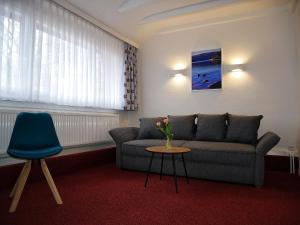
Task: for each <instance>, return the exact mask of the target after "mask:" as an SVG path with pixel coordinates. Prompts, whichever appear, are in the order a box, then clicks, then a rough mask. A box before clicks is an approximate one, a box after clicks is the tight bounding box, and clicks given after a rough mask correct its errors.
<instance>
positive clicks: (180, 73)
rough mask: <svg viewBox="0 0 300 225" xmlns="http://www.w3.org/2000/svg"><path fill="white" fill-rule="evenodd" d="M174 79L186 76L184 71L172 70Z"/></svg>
mask: <svg viewBox="0 0 300 225" xmlns="http://www.w3.org/2000/svg"><path fill="white" fill-rule="evenodd" d="M173 74H174V77H183V76H185V75H186V70H184V69H182V70H173Z"/></svg>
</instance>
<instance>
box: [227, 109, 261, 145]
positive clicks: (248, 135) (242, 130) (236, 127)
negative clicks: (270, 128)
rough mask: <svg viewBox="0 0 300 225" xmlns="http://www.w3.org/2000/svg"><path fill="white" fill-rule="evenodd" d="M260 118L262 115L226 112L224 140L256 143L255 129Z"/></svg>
mask: <svg viewBox="0 0 300 225" xmlns="http://www.w3.org/2000/svg"><path fill="white" fill-rule="evenodd" d="M262 118H263V116H262V115H259V116H240V115H231V114H228V129H227V135H226V140H227V141H231V142H239V143H245V144H256V143H257V131H258V128H259V126H260V121H261V119H262Z"/></svg>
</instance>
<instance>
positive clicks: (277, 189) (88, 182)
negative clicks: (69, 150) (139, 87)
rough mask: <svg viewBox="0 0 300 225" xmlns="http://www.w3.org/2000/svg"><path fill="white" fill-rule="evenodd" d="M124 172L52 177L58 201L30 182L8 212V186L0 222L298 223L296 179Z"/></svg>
mask: <svg viewBox="0 0 300 225" xmlns="http://www.w3.org/2000/svg"><path fill="white" fill-rule="evenodd" d="M144 179H145V174H144V173H141V172H132V171H122V170H118V169H116V168H115V166H114V164H106V165H102V166H95V167H91V168H87V169H82V170H80V171H77V172H73V173H69V174H64V175H59V176H56V177H55V181H56V184H57V186H58V189H59V191H60V193H61V195H62V198H63V201H64V204H63V205H61V206H58V205H56V204H55V201H54V199H53V197H52V194H51V192H50V190H49V189H48V186H47V184H46V181H44V180H43V181H39V180H37V181H32V182H30V183H29V184H28V185H27V186H26V188H25V190H24V193H23V196H22V198H21V200H20V204H19V206H18V208H17V211H16V212H15V213H14V214H9V213H8V212H7V211H8V208H9V205H10V199H9V198H8V195H9V191H10V190H2V191H1V192H0V224H1V225H58V224H59V225H109V224H120V225H126V224H130V225H135V224H136V225H141V224H143V225H150V224H153V225H160V224H161V225H169V224H170V225H171V224H172V225H177V224H178V225H184V224H203V225H217V224H218V225H219V224H222V225H223V224H224V225H299V224H300V214H299V210H300V178H299V177H298V176H295V175H293V176H292V175H289V174H288V173H280V172H268V173H267V175H266V185H265V186H264V187H263V188H255V187H252V186H246V185H237V184H228V183H221V182H212V181H204V180H193V179H192V180H191V182H190V184H186V183H185V180H184V179H183V178H180V179H179V194H176V193H175V187H174V183H173V179H172V177H164V178H163V180H162V181H160V180H159V176H158V175H151V176H150V180H149V181H150V182H149V187H148V188H146V189H145V188H144V186H143V185H144Z"/></svg>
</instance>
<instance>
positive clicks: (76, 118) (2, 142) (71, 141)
mask: <svg viewBox="0 0 300 225" xmlns="http://www.w3.org/2000/svg"><path fill="white" fill-rule="evenodd" d="M17 113H18V111H13V110H11V111H10V110H5V111H2V110H0V154H4V153H6V149H7V147H8V144H9V140H10V136H11V133H12V130H13V127H14V124H15V120H16V116H17ZM50 114H51V116H52V118H53V121H54V125H55V129H56V132H57V135H58V138H59V141H60V143H61V145H62V146H64V147H68V146H78V145H86V144H94V143H101V142H109V141H112V139H111V138H110V136H109V134H108V131H109V130H110V129H112V128H115V127H118V126H119V115H118V114H114V113H107V114H106V113H87V114H86V113H84V114H83V113H77V114H76V113H66V112H50Z"/></svg>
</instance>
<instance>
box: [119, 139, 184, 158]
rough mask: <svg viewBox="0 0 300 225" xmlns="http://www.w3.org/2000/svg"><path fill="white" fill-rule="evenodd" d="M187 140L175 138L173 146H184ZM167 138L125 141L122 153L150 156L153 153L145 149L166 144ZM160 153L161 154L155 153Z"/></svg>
mask: <svg viewBox="0 0 300 225" xmlns="http://www.w3.org/2000/svg"><path fill="white" fill-rule="evenodd" d="M185 142H186V141H183V140H173V141H172V145H173V146H182V145H183V144H184V143H185ZM165 144H166V140H158V139H144V140H133V141H128V142H125V143H123V146H122V153H123V154H125V155H133V156H150V155H151V154H150V153H149V152H147V151H146V150H145V148H147V147H150V146H161V145H165ZM155 155H160V154H155Z"/></svg>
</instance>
